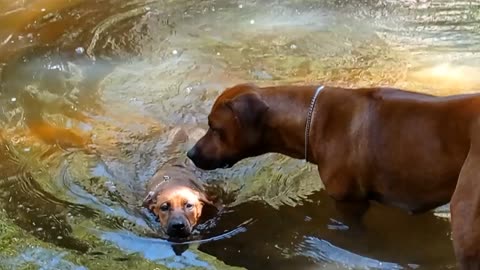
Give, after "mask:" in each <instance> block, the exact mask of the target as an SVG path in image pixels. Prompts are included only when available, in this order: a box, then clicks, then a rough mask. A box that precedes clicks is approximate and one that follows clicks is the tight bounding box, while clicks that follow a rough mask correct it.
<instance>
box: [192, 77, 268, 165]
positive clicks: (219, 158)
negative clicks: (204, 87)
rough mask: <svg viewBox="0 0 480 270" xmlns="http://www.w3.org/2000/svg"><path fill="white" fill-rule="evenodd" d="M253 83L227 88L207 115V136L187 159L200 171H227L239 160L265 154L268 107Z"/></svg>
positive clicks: (197, 144)
mask: <svg viewBox="0 0 480 270" xmlns="http://www.w3.org/2000/svg"><path fill="white" fill-rule="evenodd" d="M257 90H258V88H257V87H256V86H255V85H251V84H241V85H237V86H234V87H232V88H229V89H226V90H225V91H224V92H223V93H222V94H221V95H220V96H219V97H218V98H217V100H216V101H215V104H214V105H213V107H212V110H211V112H210V115H209V116H208V126H209V129H208V131H207V133H206V134H205V135H204V136H203V137H202V138H201V139H200V140H199V141H198V142H197V143H196V144H195V146H194V147H193V148H192V149H190V150H189V151H188V153H187V156H188V157H189V158H190V159H191V160H192V161H193V162H194V163H195V165H196V166H197V167H199V168H201V169H205V170H213V169H217V168H228V167H231V166H233V164H235V163H236V162H238V161H239V160H241V159H243V158H246V157H251V156H255V155H260V154H263V153H264V151H263V146H262V126H263V125H264V122H265V121H264V119H265V116H266V113H267V111H268V106H267V104H266V103H265V102H264V101H263V100H262V98H261V96H260V94H259V93H258V92H257Z"/></svg>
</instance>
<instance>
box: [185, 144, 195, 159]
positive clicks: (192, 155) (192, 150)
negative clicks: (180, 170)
mask: <svg viewBox="0 0 480 270" xmlns="http://www.w3.org/2000/svg"><path fill="white" fill-rule="evenodd" d="M196 155H197V147H195V146H194V147H192V148H191V149H190V150H189V151H188V152H187V157H188V158H189V159H190V160H192V161H194V159H195V156H196Z"/></svg>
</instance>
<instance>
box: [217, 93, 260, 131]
mask: <svg viewBox="0 0 480 270" xmlns="http://www.w3.org/2000/svg"><path fill="white" fill-rule="evenodd" d="M225 104H226V105H227V107H229V108H230V109H231V110H232V111H233V114H234V115H235V117H237V119H238V120H239V121H240V123H241V125H244V126H250V125H254V126H258V125H260V124H261V123H262V120H263V119H264V117H265V112H266V111H267V110H268V105H267V104H266V103H265V102H264V101H263V100H262V98H261V97H260V95H259V94H258V93H255V92H250V93H245V94H242V95H240V96H237V97H235V98H234V99H232V100H229V101H227V102H226V103H225Z"/></svg>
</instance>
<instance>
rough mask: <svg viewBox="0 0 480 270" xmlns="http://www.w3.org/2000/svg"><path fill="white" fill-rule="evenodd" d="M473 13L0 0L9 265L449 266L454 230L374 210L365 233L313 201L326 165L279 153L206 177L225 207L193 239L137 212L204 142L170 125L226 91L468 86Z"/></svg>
mask: <svg viewBox="0 0 480 270" xmlns="http://www.w3.org/2000/svg"><path fill="white" fill-rule="evenodd" d="M479 6H480V3H478V2H477V1H446V0H445V1H444V0H435V1H417V2H412V1H362V2H358V1H330V0H325V1H309V0H305V1H283V2H279V1H262V2H260V1H246V0H242V1H221V2H218V1H188V0H181V1H140V0H132V1H111V0H95V1H57V0H32V1H9V2H5V1H4V2H1V3H0V25H2V29H0V78H1V81H0V123H1V130H0V131H1V134H2V138H3V139H2V143H1V145H0V146H1V148H0V168H1V170H0V205H1V208H2V209H4V211H3V212H0V231H2V232H5V233H2V235H4V236H3V238H2V237H0V246H1V247H2V248H3V250H5V251H0V258H1V261H2V264H5V267H11V268H18V267H27V266H31V265H40V266H41V267H43V268H44V269H55V268H56V267H62V269H63V268H65V269H83V268H88V269H96V268H98V267H101V266H105V267H108V268H117V267H118V268H119V269H123V268H124V267H125V265H126V263H125V261H128V265H129V267H130V269H154V268H155V267H157V268H162V267H186V268H188V267H199V268H219V269H227V268H229V267H232V268H235V267H244V268H248V269H314V268H319V267H321V268H325V269H332V268H334V269H345V268H360V269H397V268H398V267H402V268H404V269H410V268H419V269H451V268H454V258H453V251H452V248H451V242H450V237H449V231H450V230H449V223H448V220H446V219H440V218H437V217H435V216H434V215H432V214H424V215H420V216H408V215H406V214H405V213H402V212H401V211H397V210H392V209H390V208H384V207H381V206H378V205H374V207H373V208H372V209H371V210H370V211H369V212H368V214H367V216H366V217H365V228H355V227H352V226H349V224H347V223H345V221H344V220H342V217H341V216H339V214H338V213H337V211H336V210H335V207H334V205H333V202H332V200H331V199H330V198H328V196H326V194H324V193H323V192H322V191H319V190H321V188H322V185H321V183H320V181H319V179H318V175H317V173H316V171H315V170H316V169H315V168H314V167H313V166H305V164H304V163H303V162H301V161H297V160H291V159H289V158H285V157H281V156H278V155H265V156H262V157H258V158H254V159H250V160H246V161H243V162H241V163H239V164H238V165H237V166H235V167H234V168H232V169H231V170H223V171H213V172H198V174H199V175H200V176H201V177H202V179H204V180H205V181H207V182H209V183H214V184H215V185H217V186H218V189H217V191H218V192H219V193H220V194H222V196H225V197H228V198H229V201H231V203H230V204H229V208H228V209H229V212H227V213H225V214H223V215H221V216H220V217H219V218H218V220H215V226H213V227H208V226H207V227H208V228H204V230H203V231H202V233H203V234H204V235H203V236H204V238H203V240H202V241H196V242H195V243H189V245H188V247H187V246H178V245H174V248H172V246H171V244H170V243H165V242H163V241H162V240H160V239H157V236H156V235H155V228H154V227H155V223H154V222H151V221H150V220H149V219H148V217H147V216H146V215H145V214H144V213H142V211H141V209H140V208H139V202H140V201H141V197H142V195H143V188H144V184H145V182H146V181H147V180H148V178H149V177H150V176H151V175H152V174H153V173H154V172H155V170H156V169H157V167H158V166H159V165H161V164H162V163H163V162H165V161H166V160H168V159H170V158H172V157H182V156H184V153H185V151H186V150H187V149H188V148H189V147H190V146H191V144H193V143H194V142H193V141H191V140H190V141H185V142H181V143H175V142H172V141H171V140H169V132H171V130H172V129H173V128H176V127H179V126H180V127H182V128H185V129H187V130H189V132H191V133H195V132H198V131H196V130H195V128H196V127H205V125H206V115H207V113H208V111H209V109H210V106H211V104H212V102H213V100H214V98H215V97H216V96H217V95H218V93H219V91H221V90H222V89H223V88H225V87H227V86H230V85H232V84H235V83H239V82H245V81H252V82H255V83H257V84H260V85H266V84H280V83H300V84H304V83H318V82H324V83H328V84H332V85H342V86H368V85H390V86H399V87H404V88H409V89H413V90H416V91H424V92H429V93H434V94H441V95H443V94H452V93H460V92H470V91H474V90H475V89H476V88H478V87H479V86H480V81H478V79H476V78H478V77H479V76H478V75H479V72H480V71H479V69H478V64H479V58H478V55H479V54H478V52H479V48H480V47H479V45H478V44H480V43H479V42H478V41H479V38H480V35H479V34H478V33H477V32H478V31H476V29H478V27H479V22H478V7H479ZM442 215H444V216H445V215H446V216H448V211H446V213H443V212H442ZM252 219H253V220H254V222H253V223H248V224H246V225H245V224H244V222H245V221H249V220H252ZM3 228H5V229H3ZM19 235H21V236H22V237H21V239H22V240H18V239H19ZM15 239H16V240H15ZM175 254H181V256H179V257H176V256H175ZM47 258H48V260H47ZM48 261H51V262H48ZM2 267H3V265H2Z"/></svg>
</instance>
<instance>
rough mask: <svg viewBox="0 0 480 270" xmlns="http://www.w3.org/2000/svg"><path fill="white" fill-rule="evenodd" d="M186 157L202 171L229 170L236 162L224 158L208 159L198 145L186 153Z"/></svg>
mask: <svg viewBox="0 0 480 270" xmlns="http://www.w3.org/2000/svg"><path fill="white" fill-rule="evenodd" d="M187 157H188V158H189V159H190V160H191V161H192V162H193V163H194V164H195V166H197V167H198V168H200V169H202V170H215V169H219V168H223V169H225V168H230V167H232V166H233V164H235V163H236V162H235V161H233V160H229V159H226V158H222V159H216V158H208V157H207V156H206V155H205V154H204V153H203V152H202V150H201V148H200V147H198V144H197V145H195V146H194V147H192V148H191V149H190V150H189V151H188V152H187Z"/></svg>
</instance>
